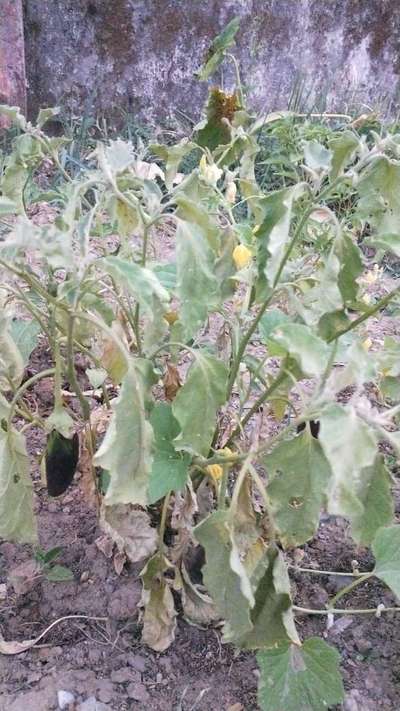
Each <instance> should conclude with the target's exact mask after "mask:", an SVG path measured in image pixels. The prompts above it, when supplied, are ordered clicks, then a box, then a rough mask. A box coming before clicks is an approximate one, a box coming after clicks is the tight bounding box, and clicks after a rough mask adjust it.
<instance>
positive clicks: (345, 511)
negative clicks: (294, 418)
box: [319, 404, 377, 521]
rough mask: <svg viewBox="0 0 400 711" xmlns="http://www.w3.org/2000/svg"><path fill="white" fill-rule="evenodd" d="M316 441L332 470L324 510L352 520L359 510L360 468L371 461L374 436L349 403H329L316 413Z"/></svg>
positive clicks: (360, 506) (362, 485)
mask: <svg viewBox="0 0 400 711" xmlns="http://www.w3.org/2000/svg"><path fill="white" fill-rule="evenodd" d="M319 441H320V443H321V446H322V449H323V450H324V453H325V456H326V458H327V460H328V462H329V464H330V466H331V470H332V477H331V481H330V483H329V486H328V491H327V497H328V511H329V512H330V513H332V514H334V515H336V516H346V517H348V518H349V519H350V520H351V521H352V520H353V518H354V517H359V516H360V515H362V513H363V505H362V503H361V500H360V496H362V495H363V491H364V489H365V485H366V482H365V479H364V478H363V477H362V475H361V472H362V470H363V469H366V468H367V467H370V466H372V464H373V463H374V461H375V457H376V452H377V442H376V437H375V435H374V433H373V431H372V430H371V429H370V428H369V427H368V425H367V424H366V423H365V422H364V421H363V420H361V419H360V418H359V417H358V416H357V414H356V412H355V410H354V408H353V407H351V406H350V405H348V406H347V407H344V406H343V405H339V404H331V405H328V407H326V408H325V410H323V412H322V414H321V416H320V431H319Z"/></svg>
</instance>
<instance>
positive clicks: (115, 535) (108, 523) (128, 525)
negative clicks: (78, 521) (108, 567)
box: [100, 504, 158, 563]
mask: <svg viewBox="0 0 400 711" xmlns="http://www.w3.org/2000/svg"><path fill="white" fill-rule="evenodd" d="M100 525H101V528H102V529H103V531H104V532H105V533H106V535H107V536H109V537H110V538H111V539H112V540H113V541H114V543H115V544H116V545H117V548H118V550H119V552H121V553H122V552H123V553H125V554H126V556H127V558H128V559H129V560H130V561H131V562H132V563H137V562H138V561H139V560H143V559H144V558H147V557H148V556H149V555H152V554H153V553H154V551H155V550H156V548H157V540H158V536H157V529H155V528H152V526H150V517H149V515H148V514H147V513H146V512H145V511H140V510H139V509H135V508H133V506H130V505H127V506H126V505H123V504H118V505H117V506H103V508H102V511H101V517H100Z"/></svg>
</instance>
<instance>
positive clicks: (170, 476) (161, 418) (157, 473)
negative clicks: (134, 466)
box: [148, 402, 190, 504]
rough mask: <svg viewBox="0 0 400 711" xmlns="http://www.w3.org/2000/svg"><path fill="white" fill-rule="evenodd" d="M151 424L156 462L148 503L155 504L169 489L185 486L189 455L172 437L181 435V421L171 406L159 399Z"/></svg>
mask: <svg viewBox="0 0 400 711" xmlns="http://www.w3.org/2000/svg"><path fill="white" fill-rule="evenodd" d="M150 424H151V426H152V428H153V432H154V445H153V447H154V449H153V465H152V469H151V473H150V479H149V497H148V498H149V504H154V503H155V502H156V501H159V499H161V498H162V497H163V496H165V495H166V494H168V492H169V491H182V489H184V488H185V486H186V482H187V478H188V469H189V463H190V456H189V455H188V454H186V453H185V452H177V451H176V450H175V447H174V445H173V440H174V439H175V437H177V436H178V435H179V432H180V429H179V424H178V422H177V420H176V419H175V417H174V416H173V414H172V408H171V405H169V404H167V403H165V402H160V403H158V404H157V405H155V407H154V408H153V410H152V412H151V415H150Z"/></svg>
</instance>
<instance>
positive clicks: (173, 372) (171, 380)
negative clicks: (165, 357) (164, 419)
mask: <svg viewBox="0 0 400 711" xmlns="http://www.w3.org/2000/svg"><path fill="white" fill-rule="evenodd" d="M163 383H164V393H165V397H166V398H167V400H169V402H171V401H172V400H173V399H174V398H175V396H176V393H177V392H178V390H179V388H180V387H181V385H182V381H181V379H180V376H179V372H178V368H177V367H176V365H173V364H172V363H167V370H166V373H165V375H164V378H163Z"/></svg>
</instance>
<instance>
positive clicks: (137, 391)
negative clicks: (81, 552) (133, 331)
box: [93, 361, 152, 506]
mask: <svg viewBox="0 0 400 711" xmlns="http://www.w3.org/2000/svg"><path fill="white" fill-rule="evenodd" d="M112 409H113V416H112V418H111V421H110V424H109V426H108V429H107V432H106V435H105V437H104V440H103V442H102V444H101V446H100V448H99V450H98V451H97V453H96V454H95V456H94V459H93V462H94V465H95V466H99V467H102V468H103V469H106V470H107V471H108V472H109V474H110V483H109V486H108V488H107V493H106V496H105V503H106V505H108V506H111V505H113V504H120V503H121V504H139V505H140V506H146V504H147V488H148V479H149V475H150V471H151V447H152V428H151V425H150V424H149V422H147V421H146V419H145V412H144V403H143V393H142V390H141V387H140V381H139V378H138V376H137V374H136V371H135V366H134V364H133V362H132V361H130V363H129V368H128V371H127V373H126V375H125V377H124V379H123V381H122V385H121V390H120V394H119V396H118V398H116V399H115V400H114V401H113V403H112Z"/></svg>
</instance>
